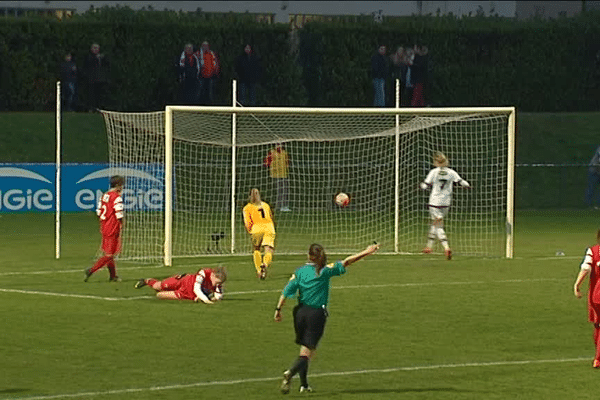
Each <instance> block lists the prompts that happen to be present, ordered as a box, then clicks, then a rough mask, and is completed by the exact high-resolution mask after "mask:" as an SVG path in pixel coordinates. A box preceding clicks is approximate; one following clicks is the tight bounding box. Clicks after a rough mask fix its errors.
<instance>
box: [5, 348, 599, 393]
mask: <svg viewBox="0 0 600 400" xmlns="http://www.w3.org/2000/svg"><path fill="white" fill-rule="evenodd" d="M580 361H586V362H587V361H590V358H589V357H577V358H559V359H554V360H515V361H491V362H480V363H462V364H438V365H415V366H412V367H393V368H382V369H362V370H356V371H340V372H322V373H318V374H309V377H310V378H320V377H327V376H350V375H361V374H381V373H389V372H411V371H426V370H433V369H450V368H482V367H506V366H514V365H533V364H550V363H566V362H580ZM279 379H281V377H264V378H247V379H235V380H230V381H209V382H195V383H187V384H178V385H165V386H150V387H146V388H130V389H114V390H105V391H102V392H80V393H64V394H54V395H48V396H32V397H13V398H12V399H10V400H52V399H67V398H73V397H95V396H108V395H120V394H127V393H140V392H156V391H167V390H180V389H190V388H196V387H206V386H231V385H238V384H244V383H256V382H270V381H278V380H279Z"/></svg>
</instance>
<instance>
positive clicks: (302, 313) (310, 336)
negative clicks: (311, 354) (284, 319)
mask: <svg viewBox="0 0 600 400" xmlns="http://www.w3.org/2000/svg"><path fill="white" fill-rule="evenodd" d="M326 321H327V310H325V309H324V308H313V307H309V306H305V305H297V306H296V307H294V329H295V330H296V343H297V344H299V345H302V346H306V347H308V348H309V349H311V350H314V349H316V348H317V344H318V343H319V340H321V336H323V332H324V331H325V322H326Z"/></svg>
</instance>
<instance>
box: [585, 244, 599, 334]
mask: <svg viewBox="0 0 600 400" xmlns="http://www.w3.org/2000/svg"><path fill="white" fill-rule="evenodd" d="M589 250H591V252H592V262H591V267H592V269H591V271H590V290H589V291H588V313H589V315H588V319H589V321H590V322H593V323H595V324H597V323H600V284H599V281H600V245H598V244H597V245H595V246H592V247H590V249H589Z"/></svg>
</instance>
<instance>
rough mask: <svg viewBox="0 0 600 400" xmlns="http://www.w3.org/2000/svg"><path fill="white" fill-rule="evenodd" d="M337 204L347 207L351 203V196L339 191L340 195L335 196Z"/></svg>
mask: <svg viewBox="0 0 600 400" xmlns="http://www.w3.org/2000/svg"><path fill="white" fill-rule="evenodd" d="M335 204H337V205H338V206H340V207H346V206H347V205H348V204H350V197H348V195H347V194H346V193H338V195H337V196H335Z"/></svg>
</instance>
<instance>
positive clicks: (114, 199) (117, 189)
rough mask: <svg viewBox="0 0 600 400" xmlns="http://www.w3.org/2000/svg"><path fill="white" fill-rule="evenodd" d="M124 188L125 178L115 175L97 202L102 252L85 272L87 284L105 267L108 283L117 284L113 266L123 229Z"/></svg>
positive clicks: (115, 271)
mask: <svg viewBox="0 0 600 400" xmlns="http://www.w3.org/2000/svg"><path fill="white" fill-rule="evenodd" d="M123 186H125V178H124V177H122V176H120V175H115V176H113V177H111V178H110V189H109V190H108V191H107V192H106V193H104V194H103V195H102V197H101V198H100V201H99V202H98V208H97V209H96V214H98V218H99V219H100V233H101V234H102V251H103V252H104V255H103V256H102V257H100V258H99V259H98V260H97V261H96V263H95V264H94V266H93V267H91V268H88V269H86V270H85V279H84V281H85V282H87V281H88V279H89V278H90V276H92V274H93V273H94V272H96V271H98V270H99V269H100V268H102V267H104V266H105V265H106V266H107V267H108V272H109V274H110V277H109V281H110V282H119V281H120V280H121V279H120V278H119V277H118V276H117V269H116V265H115V255H117V254H119V252H120V251H121V228H122V227H123V217H124V212H125V210H124V207H123V198H122V197H121V192H122V191H123Z"/></svg>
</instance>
